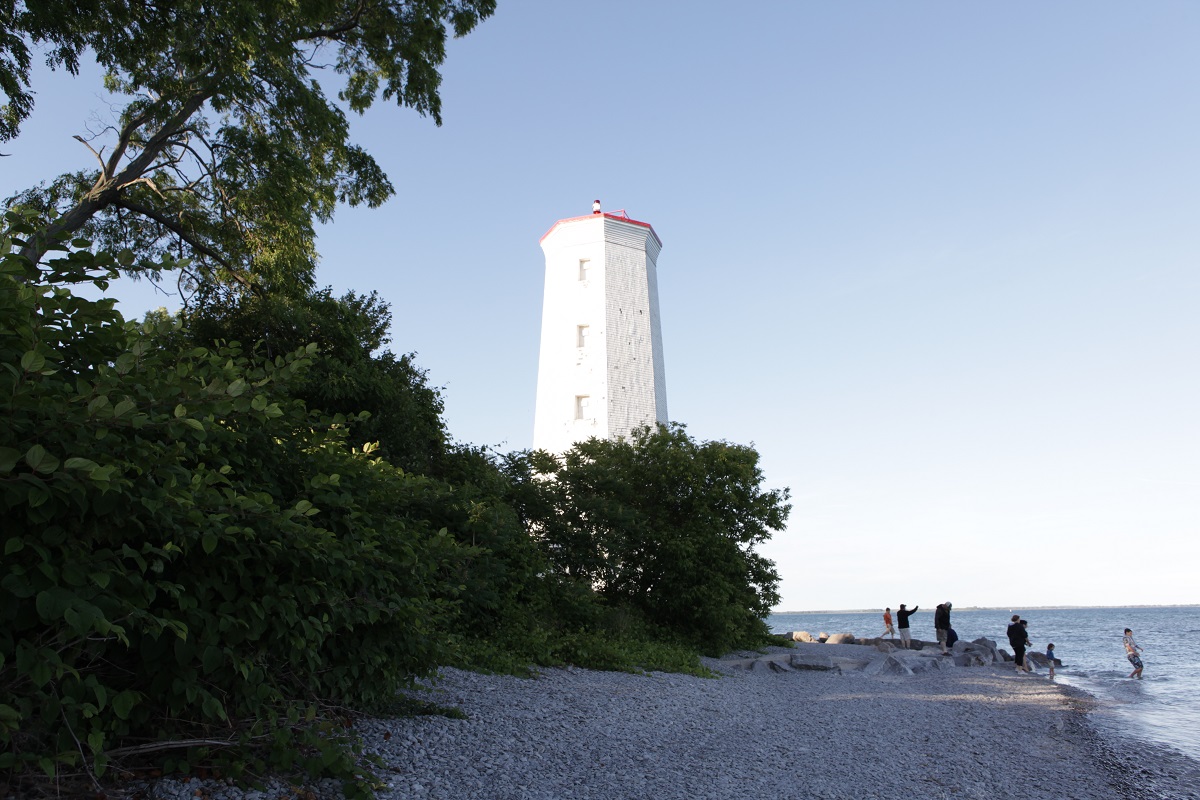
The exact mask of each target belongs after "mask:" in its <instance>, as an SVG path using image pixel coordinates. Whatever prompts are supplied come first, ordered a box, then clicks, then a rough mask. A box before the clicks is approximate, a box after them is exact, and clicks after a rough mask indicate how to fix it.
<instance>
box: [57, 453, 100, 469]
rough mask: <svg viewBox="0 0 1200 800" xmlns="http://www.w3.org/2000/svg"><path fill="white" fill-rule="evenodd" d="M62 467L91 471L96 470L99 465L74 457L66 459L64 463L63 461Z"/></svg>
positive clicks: (89, 460) (88, 459) (87, 459)
mask: <svg viewBox="0 0 1200 800" xmlns="http://www.w3.org/2000/svg"><path fill="white" fill-rule="evenodd" d="M63 466H64V467H66V468H67V469H86V470H93V469H96V468H97V467H98V466H100V465H99V464H97V463H96V462H95V461H92V460H91V459H90V458H79V457H77V456H76V457H73V458H68V459H67V460H66V461H64V462H63Z"/></svg>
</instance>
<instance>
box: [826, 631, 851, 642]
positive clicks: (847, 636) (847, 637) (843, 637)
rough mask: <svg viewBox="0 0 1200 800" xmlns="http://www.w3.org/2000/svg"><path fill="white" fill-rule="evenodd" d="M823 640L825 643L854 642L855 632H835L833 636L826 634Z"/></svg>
mask: <svg viewBox="0 0 1200 800" xmlns="http://www.w3.org/2000/svg"><path fill="white" fill-rule="evenodd" d="M822 641H824V642H825V644H854V642H855V639H854V634H853V633H835V634H834V635H833V636H826V637H825V638H824V639H823V640H822Z"/></svg>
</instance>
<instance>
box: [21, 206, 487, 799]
mask: <svg viewBox="0 0 1200 800" xmlns="http://www.w3.org/2000/svg"><path fill="white" fill-rule="evenodd" d="M9 219H10V222H13V223H14V225H15V228H16V229H17V230H19V228H20V224H19V222H17V221H15V218H13V217H10V218H9ZM19 243H20V240H19V239H13V238H12V237H11V236H10V238H8V239H7V240H5V241H4V242H0V364H2V365H3V367H4V368H3V369H0V415H3V417H4V419H5V421H6V424H5V425H3V426H0V516H2V517H3V519H4V520H5V525H4V530H3V533H2V534H0V548H3V549H2V552H3V554H4V558H3V562H2V566H0V773H3V772H6V771H7V772H10V773H21V772H24V771H27V770H29V769H31V768H35V767H36V768H40V769H41V770H42V771H44V772H45V773H46V774H48V775H54V774H61V773H63V772H70V771H72V770H79V769H83V770H90V771H92V772H93V773H94V774H96V775H102V774H104V772H105V770H106V768H107V767H108V765H109V763H110V760H111V759H112V758H113V757H119V756H121V755H123V754H128V753H130V752H135V751H143V750H147V749H150V750H153V751H154V753H155V754H156V755H157V756H159V761H160V762H162V756H163V755H164V754H165V755H166V756H168V757H169V758H170V762H169V763H167V764H166V765H167V766H168V767H170V768H180V769H185V770H186V769H187V768H188V767H189V766H190V764H189V760H191V759H194V758H196V757H203V756H205V754H206V753H208V752H211V751H213V750H214V749H220V748H221V747H222V746H223V745H227V744H252V743H260V744H262V745H264V747H263V748H262V749H261V750H260V751H259V752H260V753H261V754H262V757H263V758H266V759H268V762H269V763H270V764H271V765H273V766H275V767H277V768H291V767H303V768H305V769H309V770H315V771H319V772H325V773H329V772H330V771H334V772H337V773H338V774H341V775H343V776H344V777H350V776H352V775H353V774H354V773H355V771H356V770H357V769H358V766H357V765H356V764H355V763H354V761H353V759H351V758H350V754H349V753H348V751H347V750H346V749H344V745H345V744H346V741H345V739H344V737H343V736H341V735H340V734H339V733H338V729H337V728H336V727H329V726H328V725H326V726H325V727H324V728H317V727H313V726H312V725H305V724H304V723H305V722H308V723H312V722H314V721H318V720H321V719H323V718H326V719H329V718H332V719H336V718H337V715H336V713H335V712H337V711H338V710H339V709H342V708H371V707H373V706H381V705H383V704H386V703H388V702H390V701H391V700H393V699H394V695H395V691H396V689H397V688H399V687H400V686H403V685H405V684H406V683H408V682H409V681H411V679H412V678H413V677H415V676H420V675H425V674H428V673H429V672H430V671H431V670H432V669H434V668H435V667H436V666H437V665H438V664H439V663H443V662H445V661H446V660H448V659H449V649H448V646H449V642H448V639H447V636H446V634H445V624H446V622H445V621H446V619H447V618H448V617H449V616H450V615H451V614H452V613H453V612H454V610H455V604H456V602H457V601H456V599H455V598H456V594H457V591H458V586H459V584H458V583H457V582H456V573H457V571H458V570H459V568H460V565H461V563H462V560H463V559H464V558H466V557H469V556H470V555H471V551H470V550H469V549H465V548H461V547H459V546H458V545H457V544H456V543H455V541H454V538H453V537H452V536H451V535H449V534H448V533H447V532H446V531H445V530H442V529H439V528H435V527H432V526H431V525H430V524H429V523H428V522H427V521H424V520H422V519H420V518H412V517H409V516H407V515H406V513H405V506H406V505H407V504H408V500H407V499H406V498H410V497H412V496H422V495H424V494H426V493H428V491H429V488H428V486H427V485H426V484H425V480H424V479H422V478H418V477H413V476H410V475H407V474H405V473H403V472H402V471H400V470H398V469H396V468H395V467H393V466H391V465H390V464H388V463H387V462H384V461H382V460H380V459H377V458H374V457H373V455H372V453H371V452H370V451H371V448H370V447H369V446H367V447H365V448H358V449H357V450H353V451H352V450H351V449H350V448H349V447H347V446H345V443H344V437H345V427H346V422H347V418H345V417H332V418H331V417H325V418H315V417H313V416H312V415H310V414H309V413H308V412H307V411H306V410H305V408H304V406H303V403H301V402H299V401H297V400H295V399H293V398H291V397H290V395H289V387H290V385H291V383H292V382H293V381H295V380H296V379H297V376H299V375H301V374H302V373H303V370H304V369H305V367H306V366H307V364H308V363H309V361H310V360H311V357H312V354H313V352H314V351H315V346H312V345H310V346H309V347H307V348H304V349H302V350H299V351H295V352H290V353H287V354H285V355H278V356H276V357H275V358H272V359H265V358H260V357H257V356H256V355H255V353H253V352H247V351H245V350H244V349H243V348H242V347H241V346H240V345H238V344H237V343H235V342H230V343H227V344H225V345H223V346H220V347H215V348H212V349H209V348H203V347H192V348H188V349H185V350H182V351H181V350H178V349H173V348H170V347H164V346H162V343H164V342H168V343H170V342H176V341H178V338H179V337H178V330H177V328H176V327H175V326H176V325H177V324H178V323H177V322H173V321H171V320H166V319H161V318H160V319H156V320H153V321H149V322H147V323H144V324H141V325H139V324H135V323H129V322H126V321H125V320H124V319H123V318H122V317H121V315H120V314H119V313H118V312H117V311H116V310H115V309H114V308H113V302H112V301H111V300H87V299H84V298H81V297H79V296H78V295H76V294H74V293H72V291H71V289H70V285H71V284H72V283H78V282H81V281H85V280H90V281H93V282H95V283H97V284H98V285H101V286H103V285H104V284H105V281H106V280H107V279H108V278H109V277H111V275H112V274H113V269H114V268H115V266H116V265H117V260H116V259H115V258H114V257H112V256H109V255H105V254H101V255H93V254H91V253H88V252H86V251H82V250H75V251H68V252H65V253H64V254H63V255H62V256H61V257H60V258H58V259H57V260H56V261H53V262H51V263H50V265H49V267H50V270H49V272H48V273H47V274H39V273H38V272H37V271H36V270H34V269H33V268H32V267H30V265H29V262H28V261H26V260H25V259H23V258H21V257H19V256H17V255H15V254H14V253H13V252H12V249H13V247H12V246H13V245H14V244H16V245H18V246H19ZM80 244H82V243H80ZM147 741H149V742H152V743H153V744H151V745H149V747H138V746H135V745H136V744H138V743H144V742H147ZM193 763H194V762H193Z"/></svg>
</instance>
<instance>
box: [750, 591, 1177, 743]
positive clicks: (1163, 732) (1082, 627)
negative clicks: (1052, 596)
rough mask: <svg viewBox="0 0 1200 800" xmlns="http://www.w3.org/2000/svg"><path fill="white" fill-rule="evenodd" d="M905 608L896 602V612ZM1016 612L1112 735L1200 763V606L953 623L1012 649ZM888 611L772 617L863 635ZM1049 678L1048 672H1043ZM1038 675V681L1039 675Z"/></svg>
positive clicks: (921, 617)
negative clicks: (1129, 645) (1133, 654)
mask: <svg viewBox="0 0 1200 800" xmlns="http://www.w3.org/2000/svg"><path fill="white" fill-rule="evenodd" d="M896 608H897V606H892V615H893V617H894V616H895V613H896ZM1013 614H1020V615H1021V618H1022V619H1026V620H1028V621H1029V640H1030V642H1032V648H1031V650H1032V651H1033V652H1039V653H1044V652H1045V650H1046V644H1047V643H1048V642H1053V643H1054V653H1055V656H1056V657H1057V658H1059V659H1061V660H1062V662H1063V666H1062V668H1060V669H1056V670H1055V680H1057V681H1059V682H1061V683H1065V684H1070V685H1072V686H1075V687H1078V688H1080V689H1082V690H1084V691H1086V692H1088V693H1089V694H1091V695H1093V696H1094V697H1096V698H1097V699H1098V700H1100V701H1101V702H1100V703H1099V709H1098V710H1097V711H1095V712H1094V713H1093V714H1092V718H1093V719H1094V721H1095V722H1096V725H1097V727H1098V728H1100V729H1101V730H1103V731H1105V732H1107V733H1109V734H1110V735H1117V736H1135V737H1138V738H1142V739H1146V740H1150V741H1153V742H1156V743H1159V744H1164V745H1167V746H1169V747H1172V748H1174V749H1176V750H1178V751H1180V752H1181V753H1183V754H1185V755H1187V756H1189V757H1190V758H1193V759H1196V760H1200V658H1197V656H1196V647H1197V643H1198V642H1200V606H1184V607H1178V606H1176V607H1162V608H1056V609H1023V608H1013V609H971V610H967V609H964V610H961V611H960V610H959V609H957V608H955V609H954V610H953V611H952V613H951V620H950V624H951V625H952V626H953V628H954V630H955V632H956V633H957V634H958V635H959V638H961V639H964V640H966V641H971V640H973V639H978V638H979V637H980V636H986V637H987V638H989V639H993V640H995V641H996V643H997V644H998V645H1000V647H1002V648H1004V649H1005V650H1009V651H1010V652H1011V648H1010V647H1009V646H1008V638H1007V636H1005V628H1007V627H1008V623H1009V620H1010V619H1011V617H1012V615H1013ZM882 615H883V609H882V608H881V609H879V610H877V611H869V612H866V611H864V612H856V611H846V612H816V613H807V612H806V613H795V614H789V613H784V614H772V615H771V616H770V617H768V619H767V623H768V624H769V625H770V626H771V630H772V631H773V632H775V633H784V632H787V631H808V632H810V633H812V634H813V635H814V636H815V635H817V634H818V633H821V632H825V633H830V634H833V633H852V634H854V635H855V636H858V637H862V638H872V637H876V636H879V635H880V634H881V633H882V631H883V616H882ZM910 624H911V625H912V636H913V638H914V639H921V640H924V641H934V640H935V638H936V637H935V634H934V630H933V609H932V608H928V609H927V608H925V607H924V606H921V607H920V609H919V610H918V611H917V613H916V614H914V615H913V616H912V617H911V618H910ZM1125 628H1132V629H1133V635H1134V639H1136V640H1137V643H1138V644H1139V645H1141V647H1142V650H1143V652H1142V661H1143V662H1144V663H1145V665H1146V669H1145V671H1144V673H1143V677H1144V679H1143V680H1140V681H1138V680H1130V679H1129V678H1128V677H1127V676H1128V675H1129V673H1130V671H1131V670H1132V667H1131V666H1130V665H1129V662H1128V661H1127V660H1126V658H1125V648H1124V647H1123V646H1122V644H1121V637H1122V636H1123V635H1124V630H1125ZM1040 672H1041V674H1042V676H1043V678H1044V676H1045V670H1040ZM1031 679H1033V678H1031Z"/></svg>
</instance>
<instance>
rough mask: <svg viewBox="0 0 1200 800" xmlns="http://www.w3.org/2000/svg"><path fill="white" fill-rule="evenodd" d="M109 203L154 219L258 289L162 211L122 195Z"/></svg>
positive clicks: (229, 271)
mask: <svg viewBox="0 0 1200 800" xmlns="http://www.w3.org/2000/svg"><path fill="white" fill-rule="evenodd" d="M111 205H114V206H116V207H117V208H123V209H125V210H126V211H132V212H133V213H135V214H141V215H142V216H144V217H147V218H149V219H152V220H154V221H155V222H157V223H158V224H159V225H162V226H163V227H164V228H166V229H167V230H169V231H171V232H172V233H174V234H175V235H176V236H178V237H179V238H180V239H182V240H183V241H184V242H186V243H187V245H188V247H190V248H192V249H193V250H195V251H196V252H198V253H200V254H201V255H204V256H207V257H208V258H211V259H212V260H213V261H215V262H217V263H218V264H220V265H221V266H222V267H224V268H225V270H226V271H227V272H228V273H229V277H231V278H233V279H234V280H235V281H237V282H238V283H240V284H241V285H242V286H244V287H245V288H247V289H249V290H251V291H253V292H257V291H258V288H257V287H256V286H254V284H252V283H251V282H250V281H248V280H246V278H244V277H242V276H241V275H239V274H238V271H237V269H236V268H235V267H234V266H233V265H232V264H230V263H229V262H228V261H227V260H226V259H224V258H222V257H221V255H220V254H219V253H217V251H215V250H213V249H212V248H211V247H209V246H208V245H206V244H204V243H203V242H201V241H199V240H198V239H196V237H195V236H193V235H192V234H191V233H190V232H189V231H187V230H186V229H185V228H184V227H183V226H181V225H179V224H178V223H177V222H175V221H174V220H173V219H171V218H170V217H168V216H166V215H165V214H162V213H160V212H158V211H156V210H155V209H153V208H150V207H149V206H144V205H142V204H140V203H135V202H133V201H132V200H129V199H127V198H124V197H118V198H117V199H115V200H114V201H112V203H111Z"/></svg>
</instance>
